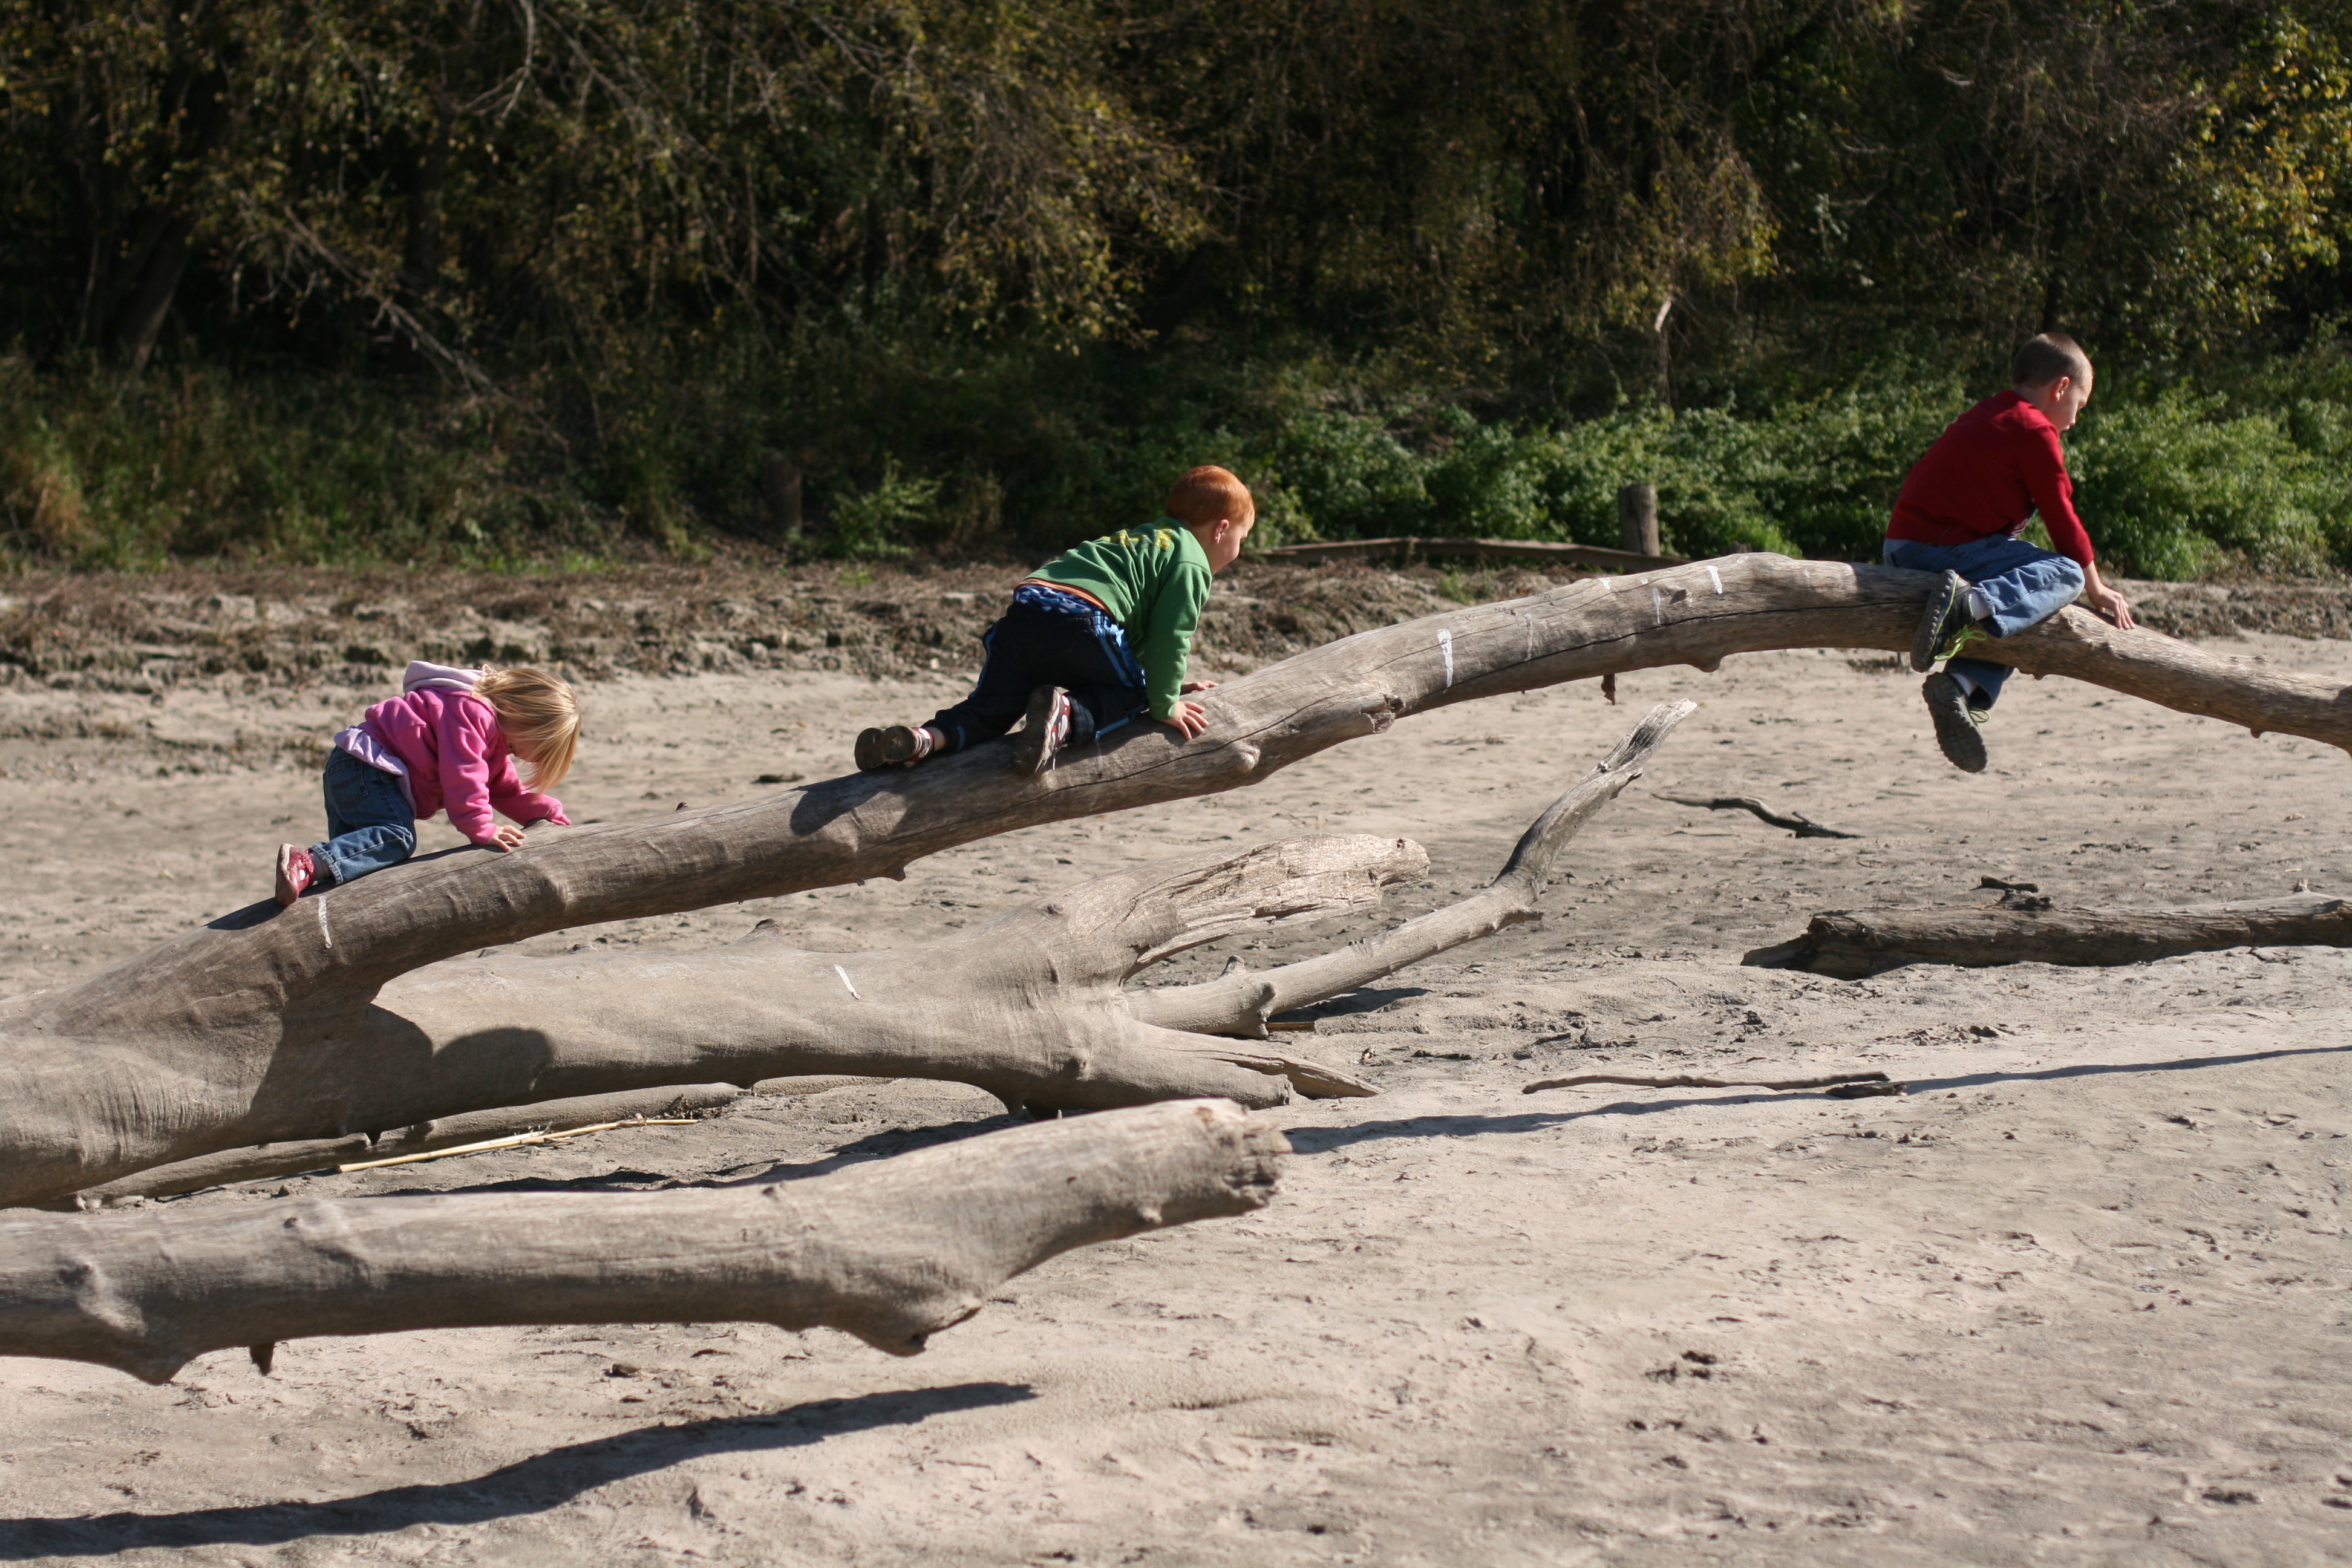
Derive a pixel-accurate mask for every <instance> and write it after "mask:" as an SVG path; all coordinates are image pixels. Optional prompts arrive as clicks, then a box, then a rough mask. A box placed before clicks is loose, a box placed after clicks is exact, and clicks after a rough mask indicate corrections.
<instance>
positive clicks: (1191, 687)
mask: <svg viewBox="0 0 2352 1568" xmlns="http://www.w3.org/2000/svg"><path fill="white" fill-rule="evenodd" d="M1215 689H1217V683H1216V682H1215V681H1213V680H1188V681H1186V682H1185V683H1184V693H1185V695H1186V696H1188V697H1189V696H1191V695H1192V693H1193V692H1195V691H1214V690H1215Z"/></svg>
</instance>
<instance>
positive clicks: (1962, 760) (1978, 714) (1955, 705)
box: [1919, 670, 1987, 773]
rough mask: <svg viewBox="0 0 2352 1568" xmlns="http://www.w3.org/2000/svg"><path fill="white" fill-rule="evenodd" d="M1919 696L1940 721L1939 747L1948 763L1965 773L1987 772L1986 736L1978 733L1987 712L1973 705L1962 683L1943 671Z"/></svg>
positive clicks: (1928, 681) (1923, 688) (1939, 672)
mask: <svg viewBox="0 0 2352 1568" xmlns="http://www.w3.org/2000/svg"><path fill="white" fill-rule="evenodd" d="M1919 695H1920V696H1921V697H1922V698H1923V699H1925V700H1926V701H1927V712H1928V714H1929V716H1930V717H1932V718H1933V719H1934V720H1935V721H1936V744H1937V745H1938V746H1940V747H1942V748H1943V751H1944V757H1945V760H1946V761H1948V762H1949V763H1951V764H1952V766H1954V767H1956V768H1958V769H1960V770H1961V771H1963V772H1965V773H1982V772H1984V770H1985V762H1986V760H1987V759H1986V757H1985V743H1984V736H1983V735H1982V734H1980V733H1979V732H1978V731H1979V726H1981V725H1982V724H1983V723H1984V721H1985V710H1983V709H1981V708H1978V707H1975V706H1973V705H1972V704H1970V703H1969V694H1968V693H1967V692H1965V691H1963V690H1961V689H1960V683H1959V682H1958V681H1957V680H1954V679H1952V678H1951V677H1950V676H1948V675H1946V674H1944V673H1943V672H1941V671H1940V670H1939V671H1937V673H1936V674H1934V675H1931V676H1929V677H1928V678H1927V679H1926V680H1925V681H1923V682H1921V684H1920V687H1919Z"/></svg>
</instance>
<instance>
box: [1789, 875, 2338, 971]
mask: <svg viewBox="0 0 2352 1568" xmlns="http://www.w3.org/2000/svg"><path fill="white" fill-rule="evenodd" d="M2231 947H2352V902H2347V901H2346V900H2343V899H2338V898H2331V897H2328V896H2326V895H2325V894H2319V893H2302V894H2297V895H2295V896H2294V897H2293V898H2288V899H2280V900H2269V901H2265V902H2260V903H2234V904H2203V905H2198V906H2194V907H2191V908H2187V909H2174V910H2043V909H2027V908H2019V907H2015V906H2005V905H2001V904H1992V905H1987V906H1983V907H1979V908H1974V909H1946V910H1837V911H1832V912H1830V913H1827V914H1818V915H1815V916H1814V917H1813V918H1812V921H1811V924H1810V925H1808V926H1807V927H1806V929H1805V934H1804V935H1803V936H1801V937H1799V938H1798V939H1797V940H1796V941H1794V942H1783V943H1781V944H1780V945H1779V946H1777V947H1767V948H1759V949H1757V950H1756V951H1755V952H1751V953H1749V954H1748V958H1747V962H1748V963H1751V964H1755V965H1758V966H1759V967H1763V968H1775V969H1802V970H1807V971H1810V972H1811V973H1815V974H1827V975H1832V976H1834V977H1835V978H1837V979H1841V980H1859V979H1862V978H1863V977H1864V976H1865V975H1871V974H1876V973H1881V972H1882V971H1885V970H1889V969H1895V968H1899V967H1901V966H1902V965H1904V964H1906V963H1946V964H1953V965H1957V966H1959V967H1962V968H1969V969H1985V968H1992V967H1996V966H1998V965H2000V964H2005V963H2061V964H2070V965H2077V966H2086V967H2100V966H2105V965H2112V964H2121V963H2148V962H2149V961H2151V960H2153V959H2158V958H2170V957H2173V956H2174V955H2176V954H2178V953H2184V952H2220V951H2221V950H2222V949H2224V948H2231Z"/></svg>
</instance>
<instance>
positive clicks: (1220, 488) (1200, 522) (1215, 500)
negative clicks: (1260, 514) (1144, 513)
mask: <svg viewBox="0 0 2352 1568" xmlns="http://www.w3.org/2000/svg"><path fill="white" fill-rule="evenodd" d="M1168 515H1169V516H1171V517H1172V518H1174V519H1175V520H1176V521H1179V522H1181V523H1182V524H1183V525H1184V526H1185V527H1187V528H1207V527H1208V526H1210V525H1211V524H1212V523H1214V522H1216V521H1218V520H1219V519H1221V518H1231V519H1232V520H1233V521H1234V522H1236V523H1244V522H1255V521H1257V502H1256V501H1255V500H1251V499H1250V493H1249V486H1247V485H1245V484H1244V483H1242V481H1241V479H1239V477H1238V476H1236V475H1235V474H1234V471H1233V470H1232V469H1231V468H1218V467H1217V466H1216V465H1215V464H1214V463H1203V464H1202V465H1201V466H1200V467H1199V468H1189V469H1187V470H1185V474H1184V477H1183V478H1182V479H1178V480H1177V481H1176V484H1175V488H1174V489H1171V490H1170V491H1169V492H1168Z"/></svg>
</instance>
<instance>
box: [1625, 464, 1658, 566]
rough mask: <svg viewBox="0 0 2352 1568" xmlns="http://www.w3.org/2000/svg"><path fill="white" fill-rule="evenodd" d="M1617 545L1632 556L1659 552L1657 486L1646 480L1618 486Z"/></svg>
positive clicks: (1651, 554) (1650, 554) (1653, 554)
mask: <svg viewBox="0 0 2352 1568" xmlns="http://www.w3.org/2000/svg"><path fill="white" fill-rule="evenodd" d="M1617 534H1618V542H1620V543H1622V545H1624V547H1625V549H1626V552H1628V553H1629V554H1634V555H1643V556H1655V555H1656V554H1657V553H1658V487H1657V486H1655V485H1654V484H1650V483H1648V482H1647V481H1645V480H1638V479H1637V480H1635V481H1634V482H1633V483H1632V484H1630V485H1619V486H1618V487H1617Z"/></svg>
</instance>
